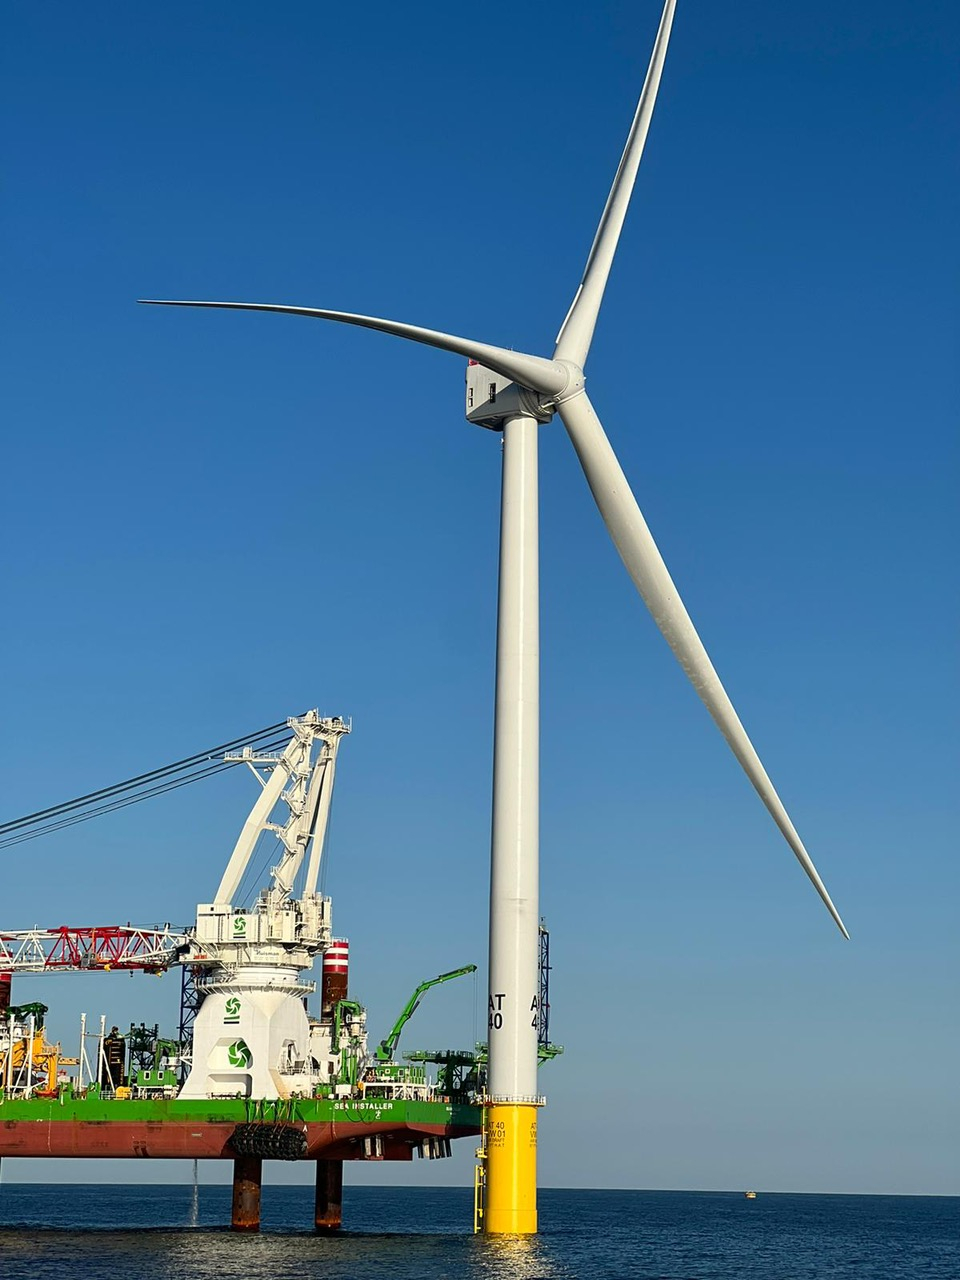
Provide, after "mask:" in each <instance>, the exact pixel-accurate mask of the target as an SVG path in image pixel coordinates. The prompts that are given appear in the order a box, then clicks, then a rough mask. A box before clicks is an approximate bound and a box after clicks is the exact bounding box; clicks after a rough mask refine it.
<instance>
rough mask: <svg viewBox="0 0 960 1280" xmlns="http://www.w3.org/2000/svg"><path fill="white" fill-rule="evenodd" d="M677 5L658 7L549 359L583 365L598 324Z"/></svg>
mask: <svg viewBox="0 0 960 1280" xmlns="http://www.w3.org/2000/svg"><path fill="white" fill-rule="evenodd" d="M676 7H677V4H676V0H666V3H665V4H664V6H663V14H662V15H661V17H660V28H659V30H658V31H657V38H656V40H655V41H654V45H653V53H652V55H651V57H650V65H649V67H648V68H647V75H646V79H645V80H644V82H643V89H642V90H641V92H640V101H639V102H638V103H637V111H636V114H635V115H634V117H633V124H632V125H631V126H630V132H629V134H628V135H627V145H626V146H625V147H624V149H623V155H622V156H621V157H620V166H619V168H618V169H617V173H616V177H615V178H614V180H613V186H612V187H611V188H610V194H609V195H608V196H607V203H606V205H605V206H604V210H603V216H602V217H601V219H600V225H599V226H598V227H597V234H596V235H595V236H594V238H593V245H592V247H591V249H590V254H589V256H588V258H587V265H586V267H585V268H584V272H583V279H582V280H581V281H580V287H579V288H578V289H577V292H576V294H575V296H574V299H573V302H572V303H571V304H570V310H569V311H568V312H567V318H566V319H565V320H564V322H563V325H562V326H561V329H560V333H559V334H558V335H557V348H556V351H555V352H554V359H555V360H570V361H572V362H573V363H574V364H577V365H580V366H581V368H582V367H583V365H584V364H585V363H586V359H587V353H588V352H589V350H590V343H591V341H592V340H593V329H594V326H595V325H596V323H597V315H598V314H599V312H600V304H601V303H602V302H603V292H604V290H605V289H606V287H607V277H608V276H609V274H610V267H611V266H612V264H613V255H614V254H615V253H616V251H617V242H618V241H619V239H620V232H621V230H622V229H623V220H624V218H625V217H626V216H627V208H628V206H629V204H630V196H631V195H632V193H633V184H634V182H635V181H636V177H637V170H638V169H639V168H640V158H641V156H642V155H643V146H644V143H645V142H646V140H647V130H648V129H649V128H650V118H651V116H652V115H653V108H654V104H655V103H656V101H657V90H658V89H659V88H660V76H661V73H662V71H663V62H664V59H665V58H666V56H667V44H668V43H669V40H670V28H671V27H672V26H673V12H674V10H675V9H676Z"/></svg>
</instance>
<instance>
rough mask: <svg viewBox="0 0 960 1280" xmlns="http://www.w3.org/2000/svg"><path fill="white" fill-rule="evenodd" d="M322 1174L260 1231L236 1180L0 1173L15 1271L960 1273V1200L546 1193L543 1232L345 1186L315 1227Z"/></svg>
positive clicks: (738, 1278)
mask: <svg viewBox="0 0 960 1280" xmlns="http://www.w3.org/2000/svg"><path fill="white" fill-rule="evenodd" d="M312 1209H313V1190H312V1188H309V1187H280V1186H269V1185H267V1186H265V1187H264V1193H263V1226H262V1231H261V1234H260V1235H258V1236H238V1235H233V1234H232V1233H230V1232H229V1231H228V1230H226V1229H225V1228H224V1223H225V1222H227V1221H228V1219H229V1211H230V1191H229V1188H228V1187H219V1186H217V1187H211V1186H204V1187H200V1188H199V1193H198V1198H197V1200H196V1201H195V1200H194V1196H193V1188H191V1187H167V1186H163V1187H139V1186H96V1185H94V1186H74V1185H69V1186H68V1185H63V1186H34V1185H28V1184H25V1183H21V1184H16V1183H13V1184H10V1183H7V1184H4V1185H2V1186H0V1277H2V1280H48V1278H49V1280H53V1278H54V1277H56V1280H63V1278H64V1276H68V1277H82V1280H141V1277H146V1278H149V1280H312V1278H313V1277H316V1280H374V1278H376V1280H385V1278H389V1280H441V1278H443V1280H499V1278H500V1277H504V1278H507V1277H510V1278H513V1277H517V1280H539V1278H540V1277H544V1278H545V1280H546V1278H549V1280H573V1278H576V1280H593V1278H594V1277H597V1278H598V1280H607V1278H608V1277H609V1278H611V1280H613V1278H614V1277H616V1278H619V1277H629V1278H630V1280H634V1278H636V1280H854V1278H855V1280H960V1199H955V1198H932V1197H930V1198H928V1197H907V1196H800V1195H766V1194H761V1195H760V1196H759V1197H758V1198H757V1199H756V1200H752V1201H750V1200H745V1199H744V1198H743V1196H742V1195H740V1194H732V1193H722V1192H713V1193H711V1192H683V1191H672V1192H671V1191H552V1190H545V1191H542V1192H541V1193H540V1218H541V1233H540V1235H539V1236H537V1237H536V1238H535V1239H532V1240H530V1241H524V1242H517V1241H496V1240H484V1239H482V1238H477V1237H474V1236H472V1235H470V1234H468V1224H469V1218H470V1212H471V1193H470V1192H468V1191H465V1190H461V1189H459V1188H457V1189H453V1188H442V1189H440V1188H438V1189H424V1188H401V1187H382V1188H381V1187H347V1188H346V1189H345V1223H346V1229H345V1230H344V1232H343V1233H342V1234H341V1235H338V1236H335V1237H326V1238H325V1237H317V1236H315V1235H313V1233H312V1232H311V1231H308V1230H306V1229H305V1228H306V1227H307V1225H308V1224H309V1223H310V1222H311V1221H312Z"/></svg>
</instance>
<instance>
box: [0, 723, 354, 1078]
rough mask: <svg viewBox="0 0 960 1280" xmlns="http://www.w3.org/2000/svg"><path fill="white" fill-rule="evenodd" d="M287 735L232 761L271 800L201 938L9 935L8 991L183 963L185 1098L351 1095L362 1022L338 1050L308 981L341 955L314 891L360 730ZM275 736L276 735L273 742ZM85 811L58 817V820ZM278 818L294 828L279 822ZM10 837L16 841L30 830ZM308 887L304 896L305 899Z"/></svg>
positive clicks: (237, 856)
mask: <svg viewBox="0 0 960 1280" xmlns="http://www.w3.org/2000/svg"><path fill="white" fill-rule="evenodd" d="M286 723H287V728H288V729H289V730H290V731H291V737H290V740H289V742H288V743H287V745H286V746H285V748H284V749H283V750H282V751H280V752H273V751H270V750H265V749H263V748H261V749H257V748H256V747H255V746H251V745H245V746H243V747H242V749H240V750H236V751H233V752H229V751H228V752H227V753H226V754H224V755H223V757H222V761H223V764H224V765H234V764H245V765H247V766H248V767H249V769H250V771H251V772H252V773H253V775H254V777H255V778H256V779H257V782H258V784H259V787H260V794H259V796H258V797H257V800H256V802H255V803H254V805H253V808H252V809H251V811H250V814H249V816H248V818H247V820H246V822H245V823H244V824H243V827H242V829H241V831H240V835H239V837H238V839H237V842H236V844H235V845H234V848H233V851H232V853H231V855H230V858H229V860H228V862H227V865H226V868H225V870H224V872H223V875H222V877H221V879H220V883H219V886H218V888H217V890H216V893H215V895H214V898H213V901H212V902H203V903H200V904H198V906H197V917H196V921H195V923H194V924H193V925H192V926H189V927H184V928H174V927H173V926H171V925H170V924H165V925H161V926H147V927H139V926H135V925H126V926H119V925H109V926H92V927H80V928H78V927H73V926H69V925H60V926H57V927H56V928H53V929H41V928H34V929H28V930H21V931H4V932H2V933H0V986H5V989H6V990H7V991H9V982H10V976H11V975H13V974H15V973H46V972H53V971H56V972H68V971H74V972H102V973H107V972H110V971H122V972H133V971H136V970H139V971H141V972H145V973H154V974H161V973H164V972H165V971H166V970H167V969H170V968H172V967H173V966H175V965H186V966H189V970H190V973H191V975H192V980H193V985H194V987H195V990H196V995H197V999H198V1003H199V1008H198V1011H197V1015H196V1018H195V1021H194V1024H193V1049H192V1054H191V1058H192V1068H191V1071H190V1074H189V1076H188V1077H187V1080H186V1082H185V1084H184V1088H183V1090H182V1094H181V1096H183V1097H197V1098H199V1097H210V1096H231V1097H233V1096H236V1095H237V1094H238V1093H239V1094H241V1095H243V1096H245V1097H256V1098H262V1099H271V1098H285V1097H290V1096H291V1095H292V1094H296V1093H302V1094H310V1093H312V1092H313V1091H314V1089H315V1088H316V1087H317V1085H318V1083H319V1084H321V1085H322V1084H325V1083H328V1082H329V1083H331V1087H332V1088H334V1090H336V1089H337V1088H339V1087H342V1074H343V1073H342V1064H341V1062H340V1058H341V1053H342V1051H343V1050H344V1049H345V1048H346V1047H347V1044H349V1048H350V1051H351V1052H352V1053H353V1054H360V1055H363V1054H365V1052H366V1038H365V1037H366V1030H365V1015H364V1014H363V1011H362V1010H360V1011H359V1012H358V1013H356V1014H355V1015H354V1016H353V1017H352V1018H351V1019H350V1020H349V1021H348V1022H347V1023H345V1024H344V1031H343V1035H344V1044H343V1045H340V1044H336V1043H334V1042H333V1041H334V1032H333V1021H332V1019H329V1018H327V1019H320V1020H316V1019H314V1020H311V1019H310V1018H308V1015H307V1013H306V1011H305V1008H304V998H305V997H306V996H308V995H310V994H311V993H312V992H314V991H315V990H316V983H314V982H313V981H312V980H311V979H310V978H309V977H308V976H306V975H308V974H309V972H310V970H312V968H313V965H314V962H315V960H316V958H317V956H318V955H322V954H323V953H324V952H325V951H326V950H327V949H328V947H329V946H330V943H331V919H332V911H331V902H330V899H329V898H328V897H325V896H324V895H323V894H321V893H318V892H317V885H318V882H319V877H320V867H321V860H322V857H323V849H324V843H325V839H326V833H327V828H328V825H329V818H330V805H331V800H332V796H333V786H334V780H335V776H336V764H337V753H338V751H339V747H340V742H341V740H342V738H343V737H344V736H345V735H346V734H348V733H350V730H351V725H350V723H349V721H347V720H344V719H342V718H341V717H340V716H332V717H322V716H320V715H319V713H318V712H317V711H315V710H314V711H309V712H307V713H306V714H305V715H302V716H294V717H292V718H291V719H289V720H288V721H287V722H286ZM276 728H277V726H271V727H270V732H271V733H273V732H274V731H275V730H276ZM264 732H266V731H264ZM258 736H260V735H258ZM230 745H235V744H230ZM269 745H271V746H272V745H273V744H272V743H270V744H269ZM196 759H198V758H196V757H192V758H191V760H196ZM158 772H161V771H158ZM205 772H209V767H208V766H205ZM145 776H146V777H147V778H148V779H150V780H151V781H152V780H153V778H154V775H145ZM134 781H136V780H134ZM121 785H122V786H126V785H127V784H121ZM109 790H110V791H111V792H112V791H115V790H118V789H115V788H110V789H109ZM102 794H103V793H97V795H98V796H100V795H102ZM77 803H79V802H70V805H68V806H57V808H56V810H55V811H53V812H54V815H55V816H58V814H59V810H61V809H63V808H71V807H74V806H75V805H76V804H77ZM277 811H279V812H280V813H281V814H283V813H284V812H285V814H286V816H285V817H284V818H281V819H280V820H277V819H275V817H274V815H275V813H277ZM33 816H37V815H31V817H33ZM39 816H41V817H42V816H43V815H39ZM8 825H10V826H11V827H12V828H14V829H16V828H18V827H20V826H21V825H22V822H18V823H14V824H8ZM265 834H266V835H270V836H274V837H276V839H277V841H278V842H279V845H280V853H279V858H278V861H277V864H276V866H274V867H272V868H271V870H270V879H269V883H268V885H267V887H266V888H264V889H262V890H261V892H260V895H259V897H258V899H257V900H256V902H255V903H254V904H253V906H251V907H249V908H247V907H244V906H243V905H242V904H240V902H239V900H238V895H239V894H240V892H241V886H242V883H243V881H244V877H245V875H246V874H247V872H248V870H249V868H250V864H251V860H252V859H253V857H254V854H255V852H256V850H257V848H258V847H259V842H260V840H261V837H262V836H264V835H265ZM17 838H22V837H19V836H18V837H17ZM300 878H302V889H301V890H300V893H299V896H296V895H295V886H296V884H297V882H298V879H300ZM2 1003H3V1002H2V1001H0V1004H2ZM7 1003H9V1001H8V1000H7ZM357 1008H358V1010H359V1006H357ZM341 1021H342V1020H338V1021H337V1029H338V1030H339V1029H340V1026H341Z"/></svg>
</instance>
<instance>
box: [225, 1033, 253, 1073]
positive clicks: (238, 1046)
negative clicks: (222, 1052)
mask: <svg viewBox="0 0 960 1280" xmlns="http://www.w3.org/2000/svg"><path fill="white" fill-rule="evenodd" d="M227 1057H228V1058H229V1059H230V1065H231V1067H249V1066H250V1064H251V1062H253V1054H252V1053H251V1052H250V1046H249V1045H248V1044H247V1042H246V1040H234V1042H233V1044H231V1045H228V1046H227Z"/></svg>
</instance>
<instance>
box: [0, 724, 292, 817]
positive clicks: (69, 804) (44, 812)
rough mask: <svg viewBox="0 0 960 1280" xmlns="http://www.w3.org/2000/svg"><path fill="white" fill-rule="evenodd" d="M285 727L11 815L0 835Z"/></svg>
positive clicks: (276, 726)
mask: <svg viewBox="0 0 960 1280" xmlns="http://www.w3.org/2000/svg"><path fill="white" fill-rule="evenodd" d="M284 728H286V721H281V722H280V723H279V724H271V725H268V726H267V727H266V728H265V729H258V730H257V731H256V732H255V733H248V734H245V735H244V736H243V737H242V738H234V739H233V741H232V742H223V743H221V744H220V745H219V746H217V747H209V748H208V749H207V750H206V751H199V752H197V754H196V755H192V756H186V757H185V758H184V759H183V760H175V761H174V762H173V764H167V765H163V767H162V768H160V769H151V770H150V771H149V772H148V773H140V774H137V776H136V777H134V778H128V779H127V780H126V781H125V782H116V783H114V785H113V786H111V787H101V788H100V790H99V791H90V792H88V794H87V795H85V796H78V797H77V798H76V799H75V800H64V801H63V802H62V803H61V804H55V805H51V806H50V807H49V808H47V809H38V810H37V811H36V813H28V814H26V815H25V816H24V817H22V818H14V819H12V820H11V821H10V822H3V823H0V835H3V834H5V833H6V832H7V831H11V830H13V829H14V828H15V827H24V826H30V825H33V823H35V822H40V821H42V820H44V819H46V818H50V817H54V816H56V815H57V814H60V813H64V812H66V811H67V810H70V809H76V808H79V807H81V806H83V805H86V804H88V803H89V802H91V801H93V800H99V799H102V798H105V797H107V796H110V795H113V794H115V793H118V792H123V791H129V790H130V789H131V788H133V787H136V786H138V785H139V784H140V783H145V782H149V781H151V780H152V779H155V778H160V777H164V776H166V775H168V774H171V773H178V772H181V771H182V770H184V769H187V768H189V767H190V766H192V765H195V764H202V763H203V762H204V761H205V760H209V759H211V758H212V757H213V756H215V755H220V754H221V753H222V752H225V751H229V750H231V749H232V748H233V747H241V746H246V745H253V743H255V742H256V741H257V740H258V739H259V738H264V737H268V736H272V735H273V734H276V733H277V732H279V730H281V729H284Z"/></svg>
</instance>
